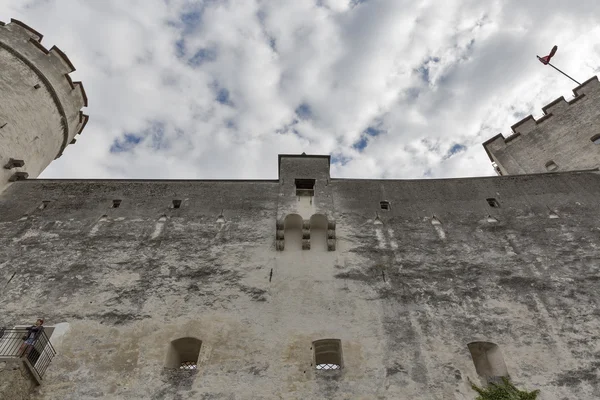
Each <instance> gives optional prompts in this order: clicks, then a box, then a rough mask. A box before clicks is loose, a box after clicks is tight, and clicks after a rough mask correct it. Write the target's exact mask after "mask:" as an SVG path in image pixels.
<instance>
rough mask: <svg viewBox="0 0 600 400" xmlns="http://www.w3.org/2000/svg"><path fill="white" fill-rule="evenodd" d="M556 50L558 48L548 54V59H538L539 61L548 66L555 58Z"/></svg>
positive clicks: (556, 47)
mask: <svg viewBox="0 0 600 400" xmlns="http://www.w3.org/2000/svg"><path fill="white" fill-rule="evenodd" d="M556 50H558V46H554V47H553V48H552V50H550V54H548V55H547V56H546V57H538V59H539V60H540V62H541V63H542V64H544V65H548V63H549V62H550V59H551V58H552V57H554V54H556Z"/></svg>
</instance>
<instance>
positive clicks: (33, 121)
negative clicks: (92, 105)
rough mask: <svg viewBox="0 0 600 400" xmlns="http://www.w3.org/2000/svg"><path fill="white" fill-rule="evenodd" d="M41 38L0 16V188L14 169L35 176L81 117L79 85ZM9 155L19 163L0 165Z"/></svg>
mask: <svg viewBox="0 0 600 400" xmlns="http://www.w3.org/2000/svg"><path fill="white" fill-rule="evenodd" d="M41 40H42V35H40V34H39V33H38V32H36V31H35V30H33V29H31V28H30V27H28V26H27V25H25V24H23V23H21V22H19V21H15V20H12V21H11V22H10V23H8V24H4V23H2V22H1V21H0V71H2V73H1V74H0V191H2V190H3V189H4V188H5V186H6V185H7V184H8V181H9V179H10V178H11V176H13V175H14V173H15V172H26V173H28V174H29V177H30V178H35V177H37V176H38V175H39V174H40V173H41V172H42V171H43V170H44V169H45V168H46V167H47V166H48V165H49V164H50V162H51V161H52V160H54V159H55V158H58V157H60V155H61V154H62V152H63V151H64V149H65V147H66V146H67V145H68V144H69V143H71V142H72V141H73V139H74V137H75V135H76V134H77V133H80V132H81V130H82V129H83V127H84V125H85V123H86V122H87V116H86V115H84V114H83V113H82V112H81V111H80V110H81V108H82V107H84V106H86V105H87V98H86V95H85V92H84V91H83V86H82V85H81V82H73V81H71V79H70V78H69V75H68V74H69V73H70V72H72V71H74V70H75V68H74V67H73V66H72V65H71V63H70V61H69V59H68V58H67V57H66V56H65V54H64V53H63V52H61V51H60V50H59V49H58V48H56V47H52V48H51V49H50V50H47V49H46V48H45V47H44V46H43V45H42V44H41ZM10 158H13V159H18V160H23V161H24V162H25V165H24V166H23V167H16V168H12V169H5V168H3V167H4V166H5V165H6V164H7V163H8V161H9V159H10Z"/></svg>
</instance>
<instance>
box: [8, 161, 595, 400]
mask: <svg viewBox="0 0 600 400" xmlns="http://www.w3.org/2000/svg"><path fill="white" fill-rule="evenodd" d="M296 179H303V180H313V179H314V189H307V188H306V187H304V188H303V190H304V191H301V192H298V191H296V188H295V187H294V186H295V183H294V182H296ZM311 190H312V191H311ZM307 193H308V194H307ZM599 198H600V174H598V173H596V172H558V173H547V174H533V175H519V176H505V177H482V178H465V179H432V180H360V179H356V180H354V179H332V178H330V176H329V157H328V156H281V157H280V171H279V179H278V180H265V181H209V180H197V181H181V180H172V181H159V180H154V181H152V180H25V181H17V182H15V183H13V184H12V185H11V186H10V187H8V188H7V189H6V190H5V191H4V192H3V193H1V194H0V288H2V290H1V291H0V315H1V316H2V317H3V318H4V321H3V324H4V325H6V326H16V325H20V324H25V323H29V322H31V321H34V320H35V319H36V318H38V317H40V316H41V317H45V318H46V325H47V326H48V327H47V330H48V332H50V327H51V326H53V327H56V329H55V330H54V331H53V332H52V333H51V335H50V341H51V342H52V344H53V345H54V347H55V349H56V351H57V356H56V357H55V358H54V360H53V361H52V364H51V365H50V366H49V368H48V369H47V372H46V374H45V375H44V380H43V382H42V385H41V386H40V387H39V389H37V390H38V392H39V393H37V394H36V396H35V398H36V399H39V400H64V399H92V398H108V399H155V400H159V399H160V400H162V399H170V400H175V399H340V400H341V399H369V400H371V399H428V400H429V399H431V400H443V399H473V398H475V395H476V394H475V392H473V390H472V389H471V384H470V381H473V382H487V381H494V380H499V379H500V377H501V376H504V375H509V376H510V377H511V379H512V380H513V382H515V384H516V385H517V386H519V387H526V388H528V389H531V390H533V389H540V390H541V398H543V399H545V400H563V399H581V400H588V399H589V400H591V399H598V398H600V379H599V377H598V373H597V370H598V365H599V361H598V360H599V359H598V357H599V354H600V353H599V352H598V341H599V340H600V339H599V334H598V332H600V313H599V312H598V310H600V291H599V290H598V282H599V281H600V264H599V262H598V260H600V245H599V244H598V243H599V241H600V217H599V215H600V213H598V207H599V205H600V202H599V200H598V199H599ZM115 200H120V203H119V202H115ZM173 200H181V203H178V204H179V206H178V208H176V207H174V206H173V204H174V203H173ZM382 201H386V202H388V203H386V204H387V209H382V205H381V202H382ZM117 203H118V204H119V205H118V207H115V206H114V205H115V204H117ZM282 221H283V222H282ZM325 229H326V232H323V230H325ZM319 230H321V232H318V231H319ZM282 231H283V232H282ZM325 240H326V241H327V245H325V243H326V242H325ZM278 242H284V243H283V244H282V248H279V247H278V245H277V243H278ZM330 242H334V243H335V246H334V247H333V248H330V247H329V244H330ZM323 339H327V340H328V342H331V343H333V342H335V343H339V349H338V350H336V351H337V353H336V357H334V358H330V359H328V360H329V361H328V363H334V366H335V365H339V366H340V367H341V369H333V370H319V369H317V368H316V365H315V361H316V355H315V348H314V347H313V346H314V343H321V342H318V341H320V340H323ZM181 343H188V344H190V343H191V344H194V345H193V346H191V345H190V346H188V348H187V350H185V351H186V353H176V349H177V346H175V344H179V345H180V344H181ZM192 348H193V349H195V350H193V351H192V350H190V349H192ZM482 349H483V350H482ZM486 352H487V353H486ZM331 360H333V361H331ZM179 362H186V365H187V366H189V365H192V366H193V369H191V370H189V369H188V370H179V369H177V368H173V365H174V363H175V365H178V364H177V363H179Z"/></svg>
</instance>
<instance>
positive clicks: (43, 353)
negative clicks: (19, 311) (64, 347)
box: [0, 328, 56, 378]
mask: <svg viewBox="0 0 600 400" xmlns="http://www.w3.org/2000/svg"><path fill="white" fill-rule="evenodd" d="M28 337H29V331H28V330H27V328H11V329H7V328H0V357H7V358H22V359H25V360H27V361H28V362H29V365H30V366H31V367H33V369H34V370H35V372H36V373H37V375H38V376H39V377H40V378H42V377H43V376H44V374H45V373H46V370H47V369H48V366H49V365H50V363H51V362H52V359H53V358H54V356H55V355H56V350H54V347H52V343H50V340H49V339H48V336H47V335H46V333H45V332H44V331H42V332H39V333H38V334H37V335H36V337H35V340H34V342H33V344H32V345H27V344H26V343H25V340H26V339H27V338H28Z"/></svg>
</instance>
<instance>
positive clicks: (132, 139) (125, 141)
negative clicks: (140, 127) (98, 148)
mask: <svg viewBox="0 0 600 400" xmlns="http://www.w3.org/2000/svg"><path fill="white" fill-rule="evenodd" d="M143 139H144V138H143V136H138V135H136V134H133V133H126V134H124V135H123V137H122V138H117V139H115V141H114V142H113V144H112V145H111V146H110V152H111V153H124V152H127V151H131V150H133V148H134V147H136V146H137V145H138V144H140V143H141V141H142V140H143Z"/></svg>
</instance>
